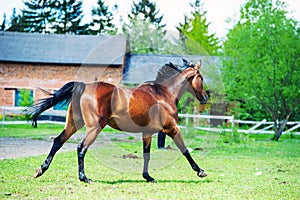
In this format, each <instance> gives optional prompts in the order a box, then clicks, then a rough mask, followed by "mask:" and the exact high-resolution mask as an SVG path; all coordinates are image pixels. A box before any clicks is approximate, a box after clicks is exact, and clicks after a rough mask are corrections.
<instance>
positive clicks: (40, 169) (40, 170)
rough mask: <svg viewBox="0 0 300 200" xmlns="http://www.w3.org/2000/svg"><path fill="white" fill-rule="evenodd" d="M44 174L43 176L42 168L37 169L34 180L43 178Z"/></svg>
mask: <svg viewBox="0 0 300 200" xmlns="http://www.w3.org/2000/svg"><path fill="white" fill-rule="evenodd" d="M42 174H43V170H42V168H41V167H40V168H37V169H35V171H34V175H33V176H34V178H37V177H39V176H41V175H42Z"/></svg>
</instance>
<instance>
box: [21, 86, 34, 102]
mask: <svg viewBox="0 0 300 200" xmlns="http://www.w3.org/2000/svg"><path fill="white" fill-rule="evenodd" d="M32 104H33V98H32V91H31V90H26V89H22V90H19V99H18V106H31V105H32Z"/></svg>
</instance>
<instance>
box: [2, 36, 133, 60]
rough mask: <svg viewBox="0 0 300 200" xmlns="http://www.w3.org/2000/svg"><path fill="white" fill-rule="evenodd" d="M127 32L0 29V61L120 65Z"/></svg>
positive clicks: (124, 49) (124, 52) (123, 54)
mask: <svg viewBox="0 0 300 200" xmlns="http://www.w3.org/2000/svg"><path fill="white" fill-rule="evenodd" d="M126 45H127V44H126V36H121V35H118V36H91V35H60V34H38V33H18V32H2V33H0V61H5V62H28V63H50V64H89V65H122V64H123V60H124V56H125V54H126V49H127V47H126Z"/></svg>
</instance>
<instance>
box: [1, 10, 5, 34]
mask: <svg viewBox="0 0 300 200" xmlns="http://www.w3.org/2000/svg"><path fill="white" fill-rule="evenodd" d="M5 26H6V14H5V13H4V14H3V22H2V24H1V29H0V31H5Z"/></svg>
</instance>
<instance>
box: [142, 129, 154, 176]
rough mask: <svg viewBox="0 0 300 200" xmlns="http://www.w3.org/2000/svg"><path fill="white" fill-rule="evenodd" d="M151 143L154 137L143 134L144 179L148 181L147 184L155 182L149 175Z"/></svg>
mask: <svg viewBox="0 0 300 200" xmlns="http://www.w3.org/2000/svg"><path fill="white" fill-rule="evenodd" d="M151 141H152V135H146V134H144V133H143V157H144V169H143V178H144V179H146V181H147V182H155V179H154V178H152V177H151V176H150V175H149V173H148V166H149V161H150V149H151Z"/></svg>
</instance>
